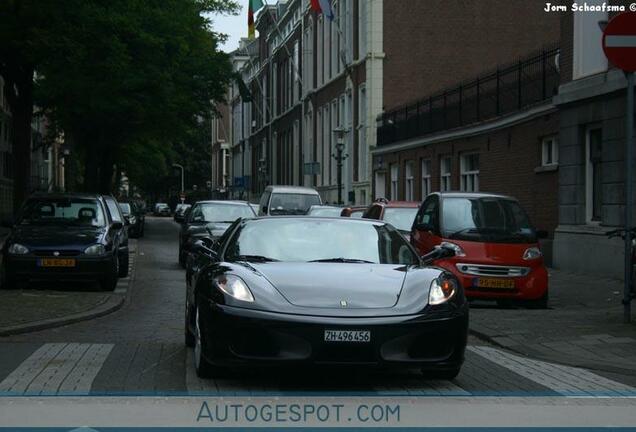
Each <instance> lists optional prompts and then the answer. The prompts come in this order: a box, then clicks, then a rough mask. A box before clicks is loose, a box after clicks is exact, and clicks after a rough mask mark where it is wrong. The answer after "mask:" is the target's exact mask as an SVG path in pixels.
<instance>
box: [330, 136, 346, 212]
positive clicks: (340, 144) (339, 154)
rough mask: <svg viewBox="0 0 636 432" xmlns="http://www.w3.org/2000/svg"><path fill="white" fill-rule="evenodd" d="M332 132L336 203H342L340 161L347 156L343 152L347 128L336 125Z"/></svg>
mask: <svg viewBox="0 0 636 432" xmlns="http://www.w3.org/2000/svg"><path fill="white" fill-rule="evenodd" d="M333 133H334V135H335V136H336V153H335V154H334V153H332V154H331V157H332V158H334V159H335V160H336V162H337V163H338V165H337V168H338V204H342V162H344V161H345V159H347V158H348V157H349V154H347V153H344V154H343V152H344V148H345V143H344V135H345V133H347V130H346V129H345V128H343V127H341V126H338V127H337V128H335V129H334V130H333Z"/></svg>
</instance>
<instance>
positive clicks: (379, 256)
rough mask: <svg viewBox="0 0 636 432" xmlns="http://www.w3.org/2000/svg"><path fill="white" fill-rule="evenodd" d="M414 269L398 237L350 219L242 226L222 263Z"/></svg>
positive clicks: (407, 248)
mask: <svg viewBox="0 0 636 432" xmlns="http://www.w3.org/2000/svg"><path fill="white" fill-rule="evenodd" d="M245 257H248V258H247V259H248V260H249V258H252V259H256V258H260V259H261V260H265V261H285V262H347V263H374V264H404V265H410V264H416V263H418V262H419V260H418V257H417V256H416V254H415V253H414V252H413V250H412V249H411V247H410V246H409V245H408V244H407V242H406V241H405V240H404V238H403V237H402V236H401V235H400V233H399V231H396V230H395V229H394V228H392V227H390V226H387V225H384V224H380V223H372V222H367V221H355V220H351V219H318V218H316V219H313V218H298V219H296V218H272V219H259V220H253V221H249V222H247V223H246V224H245V225H244V226H243V227H242V228H240V229H239V230H238V231H237V232H236V233H235V234H234V235H233V236H232V238H231V239H230V240H229V244H228V246H227V249H226V251H225V259H226V260H227V261H241V260H242V259H244V258H245Z"/></svg>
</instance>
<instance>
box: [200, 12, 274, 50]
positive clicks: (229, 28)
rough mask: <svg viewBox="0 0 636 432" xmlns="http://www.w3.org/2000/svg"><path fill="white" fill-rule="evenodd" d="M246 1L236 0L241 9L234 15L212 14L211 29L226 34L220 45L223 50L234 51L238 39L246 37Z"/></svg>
mask: <svg viewBox="0 0 636 432" xmlns="http://www.w3.org/2000/svg"><path fill="white" fill-rule="evenodd" d="M248 1H249V0H238V2H239V3H240V4H241V5H242V6H243V9H242V10H241V12H240V13H239V14H238V15H236V16H223V15H214V16H212V21H213V29H214V30H215V31H217V32H219V33H225V34H226V35H228V40H227V42H226V43H225V44H223V45H221V49H222V50H223V51H225V52H230V51H234V50H235V49H236V48H238V43H239V40H240V39H241V38H242V37H247V4H248ZM263 3H265V2H263ZM267 3H269V4H272V3H273V0H269V1H267Z"/></svg>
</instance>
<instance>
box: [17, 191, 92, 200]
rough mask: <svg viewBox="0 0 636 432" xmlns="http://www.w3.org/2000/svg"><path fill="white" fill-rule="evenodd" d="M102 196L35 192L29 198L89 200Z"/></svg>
mask: <svg viewBox="0 0 636 432" xmlns="http://www.w3.org/2000/svg"><path fill="white" fill-rule="evenodd" d="M100 196H102V195H100V194H91V193H82V192H35V193H33V194H31V195H30V196H29V198H48V199H60V198H88V199H97V198H98V197H100Z"/></svg>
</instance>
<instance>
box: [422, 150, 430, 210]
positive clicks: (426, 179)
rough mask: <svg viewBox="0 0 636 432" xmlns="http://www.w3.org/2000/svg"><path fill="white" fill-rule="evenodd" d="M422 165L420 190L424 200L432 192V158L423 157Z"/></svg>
mask: <svg viewBox="0 0 636 432" xmlns="http://www.w3.org/2000/svg"><path fill="white" fill-rule="evenodd" d="M420 165H421V178H422V190H421V191H420V199H421V200H422V201H424V200H425V199H426V197H427V196H428V195H429V194H430V193H431V192H432V190H431V160H430V159H422V161H421V162H420Z"/></svg>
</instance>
